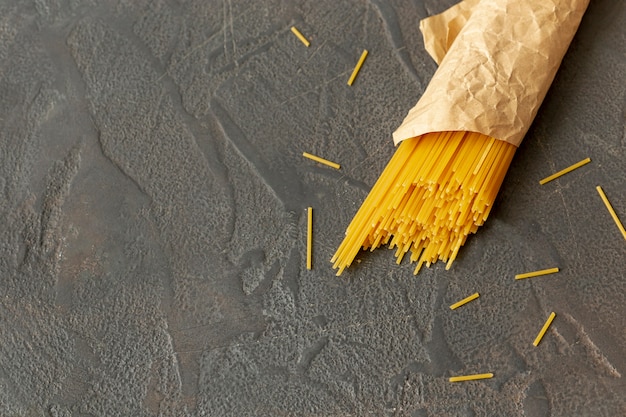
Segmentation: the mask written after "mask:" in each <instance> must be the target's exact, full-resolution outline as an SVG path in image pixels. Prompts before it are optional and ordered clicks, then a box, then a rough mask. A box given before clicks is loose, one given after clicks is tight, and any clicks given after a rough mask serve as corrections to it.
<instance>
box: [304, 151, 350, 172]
mask: <svg viewBox="0 0 626 417" xmlns="http://www.w3.org/2000/svg"><path fill="white" fill-rule="evenodd" d="M302 156H304V157H305V158H309V159H312V160H314V161H316V162H319V163H320V164H324V165H328V166H329V167H332V168H335V169H339V168H341V165H339V164H338V163H336V162H331V161H329V160H328V159H324V158H320V157H319V156H315V155H311V154H310V153H307V152H302Z"/></svg>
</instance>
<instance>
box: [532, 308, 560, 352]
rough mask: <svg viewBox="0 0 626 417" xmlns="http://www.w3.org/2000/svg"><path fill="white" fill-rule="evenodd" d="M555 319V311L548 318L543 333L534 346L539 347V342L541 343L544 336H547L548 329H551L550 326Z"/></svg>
mask: <svg viewBox="0 0 626 417" xmlns="http://www.w3.org/2000/svg"><path fill="white" fill-rule="evenodd" d="M555 317H556V314H554V311H553V312H552V313H550V317H548V320H546V322H545V324H544V325H543V327H542V328H541V331H540V332H539V334H538V335H537V337H536V338H535V341H534V342H533V346H537V345H539V342H541V339H542V338H543V335H544V334H546V332H547V331H548V327H550V324H552V320H554V318H555Z"/></svg>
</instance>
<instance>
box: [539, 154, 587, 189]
mask: <svg viewBox="0 0 626 417" xmlns="http://www.w3.org/2000/svg"><path fill="white" fill-rule="evenodd" d="M589 162H591V158H586V159H583V160H582V161H580V162H576V163H575V164H574V165H570V166H568V167H567V168H565V169H562V170H560V171H559V172H557V173H556V174H552V175H550V176H549V177H546V178H544V179H542V180H541V181H539V184H541V185H543V184H545V183H547V182H550V181H552V180H555V179H557V178H559V177H560V176H561V175H565V174H567V173H568V172H571V171H573V170H575V169H576V168H580V167H581V166H583V165H585V164H588V163H589Z"/></svg>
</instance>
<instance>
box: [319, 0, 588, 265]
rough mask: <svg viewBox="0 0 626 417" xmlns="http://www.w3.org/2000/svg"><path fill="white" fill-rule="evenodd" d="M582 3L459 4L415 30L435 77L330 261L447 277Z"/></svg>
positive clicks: (487, 204) (500, 0)
mask: <svg viewBox="0 0 626 417" xmlns="http://www.w3.org/2000/svg"><path fill="white" fill-rule="evenodd" d="M588 3H589V0H464V1H463V2H461V3H459V4H457V5H456V6H453V7H452V8H450V9H448V10H447V11H445V12H443V13H441V14H439V15H436V16H431V17H429V18H427V19H424V20H422V21H421V22H420V29H421V30H422V33H423V35H424V46H425V47H426V50H427V51H428V52H429V54H430V55H431V56H432V57H433V59H434V60H435V61H436V62H437V63H438V64H439V68H438V69H437V71H436V72H435V74H434V75H433V77H432V79H431V80H430V82H429V84H428V86H427V87H426V90H425V91H424V93H423V95H422V96H421V98H420V99H419V100H418V102H417V104H416V105H415V106H414V107H413V108H412V109H411V110H409V112H408V114H407V116H406V117H405V119H404V121H403V122H402V124H401V125H400V127H398V129H396V131H395V132H393V139H394V143H395V144H396V145H398V144H399V146H398V148H397V150H396V152H395V154H394V156H393V157H392V159H391V160H390V162H389V163H388V165H387V167H386V168H385V170H384V171H383V173H382V174H381V176H380V178H379V179H378V181H377V182H376V184H375V185H374V187H373V188H372V190H371V192H370V193H369V195H368V196H367V198H366V200H365V201H364V202H363V205H362V206H361V208H360V209H359V210H358V212H357V213H356V215H355V217H354V219H353V220H352V222H351V223H350V225H349V226H348V229H347V231H346V236H345V238H344V240H343V242H342V243H341V245H340V246H339V248H338V249H337V252H336V253H335V255H334V256H333V258H332V259H331V262H333V264H334V268H336V269H338V272H337V275H340V274H341V273H342V272H343V271H344V269H345V268H347V267H348V266H349V265H350V264H351V263H352V261H353V260H354V258H355V256H356V255H357V254H358V252H359V251H360V250H361V249H362V248H364V249H370V250H374V249H375V248H377V247H379V246H381V245H387V244H388V245H389V246H390V247H391V248H396V257H397V262H398V263H400V262H401V261H402V259H403V258H404V256H405V255H406V254H407V253H408V252H409V251H410V252H411V255H410V260H411V261H412V262H417V266H416V268H415V273H417V272H418V271H419V270H420V268H421V267H422V265H423V264H426V265H427V266H430V265H431V264H432V263H434V262H436V261H438V260H441V261H444V262H446V268H447V269H449V268H450V266H451V265H452V262H454V260H455V258H456V257H457V255H458V252H459V248H460V247H461V246H462V245H463V244H464V243H465V241H466V239H467V236H468V235H470V234H471V233H476V231H477V229H478V227H479V226H481V225H482V224H483V223H484V222H485V220H486V219H487V216H488V215H489V212H490V211H491V209H492V207H493V203H494V200H495V198H496V195H497V193H498V190H499V188H500V185H501V184H502V181H503V179H504V176H505V175H506V172H507V170H508V168H509V165H510V163H511V159H512V158H513V154H514V153H515V150H516V149H517V147H518V146H519V144H520V143H521V141H522V139H523V138H524V135H525V134H526V132H527V131H528V128H529V127H530V125H531V123H532V121H533V119H534V117H535V115H536V114H537V111H538V109H539V106H540V105H541V102H542V101H543V99H544V97H545V95H546V93H547V91H548V89H549V87H550V84H551V83H552V80H553V79H554V76H555V74H556V71H557V69H558V67H559V65H560V63H561V60H562V59H563V56H564V55H565V52H566V50H567V47H568V45H569V44H570V42H571V40H572V38H573V37H574V34H575V33H576V29H577V28H578V25H579V24H580V21H581V19H582V16H583V14H584V12H585V9H586V8H587V5H588Z"/></svg>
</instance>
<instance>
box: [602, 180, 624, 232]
mask: <svg viewBox="0 0 626 417" xmlns="http://www.w3.org/2000/svg"><path fill="white" fill-rule="evenodd" d="M596 190H598V194H600V198H602V201H604V205H605V206H606V208H607V209H608V210H609V213H611V217H613V220H614V221H615V224H616V225H617V228H618V229H619V231H620V232H622V236H624V239H626V230H625V229H624V225H623V224H622V222H621V221H620V220H619V218H618V217H617V213H615V210H614V209H613V206H612V205H611V203H610V202H609V199H608V198H606V194H604V190H603V189H602V187H600V186H599V185H598V186H597V187H596Z"/></svg>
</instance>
